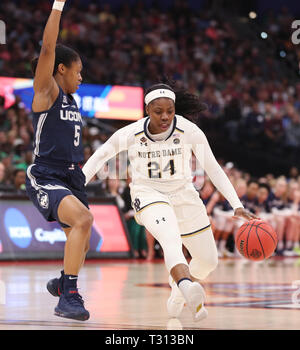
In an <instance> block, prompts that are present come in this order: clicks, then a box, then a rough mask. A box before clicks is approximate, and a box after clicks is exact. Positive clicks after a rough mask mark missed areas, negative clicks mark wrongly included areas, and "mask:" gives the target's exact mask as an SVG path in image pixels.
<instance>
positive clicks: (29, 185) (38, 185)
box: [26, 163, 89, 227]
mask: <svg viewBox="0 0 300 350" xmlns="http://www.w3.org/2000/svg"><path fill="white" fill-rule="evenodd" d="M26 192H27V194H28V196H29V198H30V199H31V201H32V202H33V204H34V205H35V206H36V208H37V209H38V210H39V212H40V213H41V214H42V215H43V216H44V218H45V219H46V220H47V221H57V222H59V224H60V225H61V226H62V227H69V226H68V225H67V224H65V223H63V222H61V221H60V220H59V219H58V214H57V210H58V206H59V203H60V202H61V200H62V199H63V198H64V197H65V196H69V195H74V196H75V197H77V198H78V199H79V200H80V201H81V202H82V203H83V204H84V205H85V206H86V207H87V208H89V205H88V200H87V195H86V192H85V176H84V174H83V172H82V170H81V168H80V167H79V166H78V165H72V166H70V165H68V166H66V165H63V166H55V165H52V164H51V165H49V164H40V163H38V164H32V165H30V166H29V167H28V169H27V174H26Z"/></svg>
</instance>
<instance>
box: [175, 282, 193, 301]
mask: <svg viewBox="0 0 300 350" xmlns="http://www.w3.org/2000/svg"><path fill="white" fill-rule="evenodd" d="M192 283H193V282H192V281H191V280H190V279H182V280H181V281H179V284H177V285H178V288H179V290H180V291H181V293H182V294H183V296H184V298H185V299H187V292H188V290H189V287H190V285H191V284H192Z"/></svg>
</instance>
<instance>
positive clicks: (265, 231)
mask: <svg viewBox="0 0 300 350" xmlns="http://www.w3.org/2000/svg"><path fill="white" fill-rule="evenodd" d="M261 224H265V222H261V223H259V224H258V225H257V227H259V229H260V230H262V231H264V232H265V233H267V234H268V235H269V236H270V237H271V238H272V240H273V242H274V244H275V245H277V242H276V241H275V240H274V237H273V236H272V235H271V234H270V232H268V231H267V230H265V229H264V228H262V227H260V225H261ZM273 231H274V230H273ZM274 233H275V235H276V238H277V233H276V232H275V231H274ZM277 241H278V238H277Z"/></svg>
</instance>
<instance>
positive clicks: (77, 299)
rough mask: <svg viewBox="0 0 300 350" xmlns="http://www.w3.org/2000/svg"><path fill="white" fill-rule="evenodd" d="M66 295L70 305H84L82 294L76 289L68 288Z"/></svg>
mask: <svg viewBox="0 0 300 350" xmlns="http://www.w3.org/2000/svg"><path fill="white" fill-rule="evenodd" d="M66 296H67V299H68V302H69V303H70V304H71V305H80V306H83V305H84V301H83V299H82V296H81V295H80V294H79V293H78V290H77V289H71V290H69V293H68V294H67V295H66Z"/></svg>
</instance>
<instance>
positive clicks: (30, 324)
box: [0, 258, 300, 330]
mask: <svg viewBox="0 0 300 350" xmlns="http://www.w3.org/2000/svg"><path fill="white" fill-rule="evenodd" d="M0 267H1V268H0V280H1V300H0V329H1V330H17V329H18V330H141V329H143V330H167V329H172V330H178V329H182V330H196V329H202V330H244V329H246V330H274V329H281V330H296V329H300V322H299V321H300V281H299V280H300V259H298V258H270V259H269V260H267V261H265V262H263V263H255V262H250V261H246V260H244V259H220V261H219V265H218V268H217V269H216V270H215V271H214V272H213V273H212V274H211V275H210V276H209V277H208V278H207V279H206V280H205V281H204V282H203V286H204V288H205V290H206V294H207V303H206V306H207V309H208V318H207V319H205V320H203V321H201V322H198V323H194V322H193V321H192V317H191V314H190V312H189V310H188V309H187V307H185V308H184V310H183V312H182V315H181V317H180V318H179V319H169V318H168V315H167V310H166V301H167V299H168V297H169V293H170V288H169V286H168V284H167V273H166V270H165V266H164V263H163V261H162V260H157V261H154V262H141V261H139V260H97V261H95V260H94V261H87V263H86V265H85V266H84V268H83V269H82V270H81V273H80V279H79V288H80V290H79V292H80V293H81V294H82V295H83V297H84V299H85V305H86V307H87V309H88V310H89V311H90V314H91V317H90V319H89V320H88V321H86V322H79V321H72V320H68V319H64V318H59V317H57V316H54V314H53V313H54V307H55V306H56V304H57V302H58V299H57V298H55V297H53V296H51V295H50V294H49V293H48V292H47V290H46V283H47V281H48V280H49V279H50V278H53V277H58V276H59V273H60V269H61V263H60V262H27V263H21V262H12V263H8V262H5V263H4V262H2V263H0Z"/></svg>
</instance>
